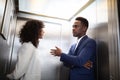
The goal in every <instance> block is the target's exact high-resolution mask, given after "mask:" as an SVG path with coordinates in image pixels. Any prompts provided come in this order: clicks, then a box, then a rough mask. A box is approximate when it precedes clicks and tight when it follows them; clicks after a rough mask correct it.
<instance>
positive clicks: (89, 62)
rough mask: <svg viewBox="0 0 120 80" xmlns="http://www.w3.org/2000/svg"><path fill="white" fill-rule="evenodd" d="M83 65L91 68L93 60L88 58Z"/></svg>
mask: <svg viewBox="0 0 120 80" xmlns="http://www.w3.org/2000/svg"><path fill="white" fill-rule="evenodd" d="M83 66H84V67H85V68H87V69H90V68H92V66H93V63H92V61H90V60H88V61H87V62H86V63H85V64H84V65H83Z"/></svg>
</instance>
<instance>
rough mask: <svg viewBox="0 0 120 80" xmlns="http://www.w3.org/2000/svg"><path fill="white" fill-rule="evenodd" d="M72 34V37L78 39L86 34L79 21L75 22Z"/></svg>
mask: <svg viewBox="0 0 120 80" xmlns="http://www.w3.org/2000/svg"><path fill="white" fill-rule="evenodd" d="M72 32H73V36H74V37H78V38H80V37H81V36H83V35H84V34H85V33H86V27H84V26H83V25H82V24H81V21H78V20H75V22H74V24H73V29H72Z"/></svg>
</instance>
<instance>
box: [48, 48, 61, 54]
mask: <svg viewBox="0 0 120 80" xmlns="http://www.w3.org/2000/svg"><path fill="white" fill-rule="evenodd" d="M55 48H56V49H51V51H50V53H51V54H52V55H54V56H60V55H61V53H62V50H61V49H60V48H58V47H55Z"/></svg>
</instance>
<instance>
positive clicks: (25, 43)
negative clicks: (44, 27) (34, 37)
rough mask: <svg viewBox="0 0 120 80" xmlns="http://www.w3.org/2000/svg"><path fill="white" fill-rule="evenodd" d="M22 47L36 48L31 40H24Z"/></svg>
mask: <svg viewBox="0 0 120 80" xmlns="http://www.w3.org/2000/svg"><path fill="white" fill-rule="evenodd" d="M21 49H29V50H31V49H35V46H33V44H32V43H31V42H24V43H23V44H22V46H21Z"/></svg>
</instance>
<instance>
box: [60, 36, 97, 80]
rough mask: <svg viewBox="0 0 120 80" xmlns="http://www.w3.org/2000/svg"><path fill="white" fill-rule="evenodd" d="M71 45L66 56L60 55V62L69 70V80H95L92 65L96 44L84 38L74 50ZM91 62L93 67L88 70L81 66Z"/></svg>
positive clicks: (86, 37)
mask: <svg viewBox="0 0 120 80" xmlns="http://www.w3.org/2000/svg"><path fill="white" fill-rule="evenodd" d="M75 45H76V44H73V45H72V46H71V48H70V50H69V53H68V54H65V53H62V55H61V58H60V61H62V62H63V63H64V64H65V66H67V67H69V68H70V80H95V79H94V65H95V57H96V42H95V40H93V39H91V38H89V37H88V36H87V35H86V36H84V37H83V38H82V39H81V41H80V42H79V44H78V47H77V48H76V50H75V51H74V49H75ZM88 60H90V61H92V62H93V67H92V68H90V69H87V68H85V67H84V66H83V65H84V64H85V63H86V62H87V61H88Z"/></svg>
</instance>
